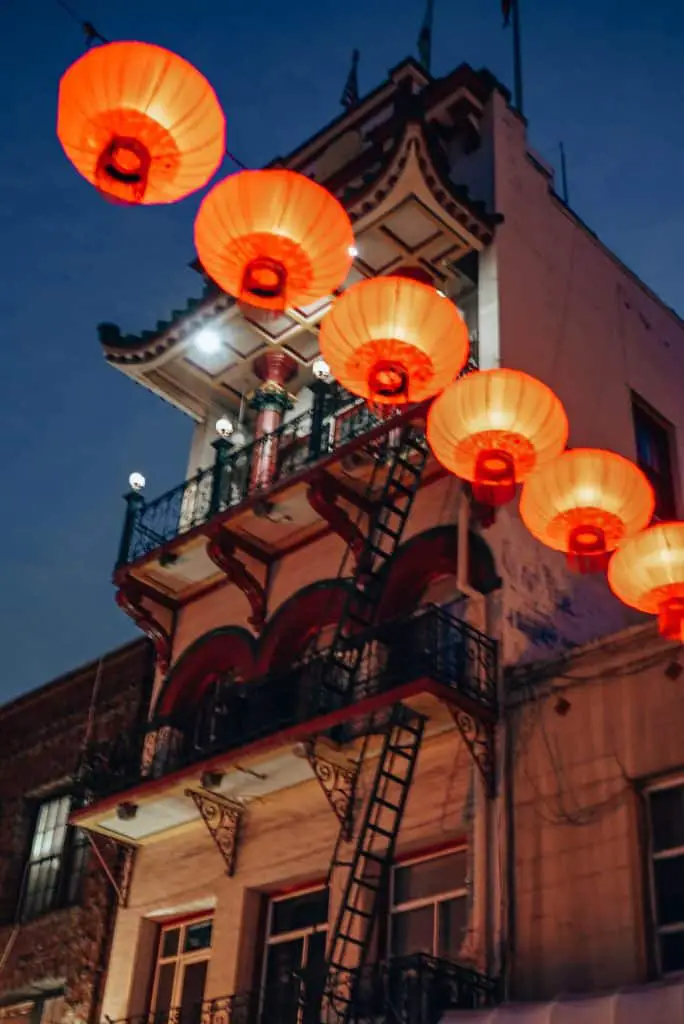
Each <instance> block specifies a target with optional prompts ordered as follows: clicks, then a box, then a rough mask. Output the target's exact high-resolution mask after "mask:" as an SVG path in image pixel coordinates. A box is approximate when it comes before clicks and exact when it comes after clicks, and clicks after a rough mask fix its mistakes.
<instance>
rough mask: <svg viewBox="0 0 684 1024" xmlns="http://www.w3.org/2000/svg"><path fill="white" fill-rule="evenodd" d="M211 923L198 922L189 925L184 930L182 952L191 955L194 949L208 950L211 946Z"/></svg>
mask: <svg viewBox="0 0 684 1024" xmlns="http://www.w3.org/2000/svg"><path fill="white" fill-rule="evenodd" d="M213 923H214V922H213V921H211V920H209V921H198V922H197V923H196V924H189V925H188V926H187V928H186V929H185V942H184V943H183V952H184V953H191V952H192V951H193V950H195V949H208V948H209V946H211V930H212V926H213Z"/></svg>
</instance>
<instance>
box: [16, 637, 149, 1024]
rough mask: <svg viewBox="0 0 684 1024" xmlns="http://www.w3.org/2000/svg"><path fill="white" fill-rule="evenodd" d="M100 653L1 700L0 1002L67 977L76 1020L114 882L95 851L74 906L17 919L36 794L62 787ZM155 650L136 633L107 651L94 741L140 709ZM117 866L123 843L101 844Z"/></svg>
mask: <svg viewBox="0 0 684 1024" xmlns="http://www.w3.org/2000/svg"><path fill="white" fill-rule="evenodd" d="M98 665H99V663H98V662H93V663H92V664H90V665H87V666H85V667H84V668H82V669H79V670H77V671H75V672H73V673H70V674H68V675H66V676H63V677H61V678H59V679H57V680H55V681H53V682H51V683H48V684H47V685H46V686H44V687H41V688H40V689H39V690H36V691H33V692H32V693H29V694H27V695H25V696H23V697H20V698H19V699H18V700H15V701H13V702H12V703H11V704H7V705H5V706H4V707H2V708H0V737H2V742H1V743H0V815H1V819H0V965H1V966H0V1004H2V1003H8V1002H10V1001H14V1000H15V999H17V998H18V997H20V996H21V995H22V994H33V993H35V986H37V985H40V986H50V987H61V985H62V984H63V986H64V990H65V996H66V1003H67V1007H68V1016H69V1018H70V1019H72V1020H78V1021H90V1020H92V1019H94V1014H95V1012H96V1011H97V1002H98V1000H99V998H100V989H101V983H100V974H101V972H102V971H103V968H104V965H105V964H106V956H107V952H108V940H109V937H110V933H111V929H112V927H113V914H114V912H115V906H114V899H113V890H112V887H111V885H110V884H109V882H107V880H106V879H105V876H104V873H103V871H102V869H101V867H100V866H99V864H98V862H97V860H96V859H95V858H94V857H93V855H92V853H91V854H89V856H88V862H87V865H86V870H85V878H84V883H83V890H82V896H81V900H80V902H79V904H78V905H76V906H72V907H70V908H66V909H60V910H55V911H52V912H50V913H48V914H45V915H43V916H41V917H38V918H37V919H35V920H32V921H29V922H26V923H24V924H21V925H19V926H17V925H15V923H14V922H15V916H16V911H17V901H18V895H19V890H20V888H21V884H22V877H23V874H24V866H25V862H26V857H27V854H28V848H29V844H30V841H31V831H32V827H33V814H34V809H35V804H36V801H38V800H40V799H41V798H45V797H48V796H50V795H51V794H52V793H54V792H56V791H59V790H60V789H63V788H64V787H68V785H69V781H70V778H71V777H72V776H73V773H74V772H75V770H76V768H77V765H78V758H79V754H80V750H81V747H82V744H83V741H84V738H85V736H86V730H87V727H88V719H89V712H90V708H91V702H92V698H93V692H94V688H95V686H96V680H97V679H98ZM150 675H151V651H150V647H149V644H148V642H147V641H146V640H138V641H135V642H134V643H132V644H128V645H127V646H126V647H123V648H121V649H119V650H117V651H114V652H112V653H110V654H108V655H106V656H105V657H104V658H103V661H102V668H101V671H100V673H99V682H98V684H97V691H96V695H95V701H94V704H93V712H94V713H93V716H92V732H91V738H92V739H93V740H100V739H102V740H106V739H112V738H113V737H114V736H115V735H116V734H117V733H120V732H125V731H126V730H127V729H129V728H130V727H131V726H132V725H133V724H134V722H135V721H136V720H137V718H138V717H139V716H140V714H141V713H142V714H144V712H145V706H146V703H147V699H148V691H149V687H150V684H151V681H150ZM103 852H104V855H105V856H106V858H107V860H108V862H109V864H110V866H111V867H112V868H113V869H115V870H116V869H117V868H118V863H119V859H120V857H119V851H118V850H117V849H116V848H115V847H111V848H109V849H107V848H106V847H103Z"/></svg>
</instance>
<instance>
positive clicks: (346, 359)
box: [319, 276, 469, 406]
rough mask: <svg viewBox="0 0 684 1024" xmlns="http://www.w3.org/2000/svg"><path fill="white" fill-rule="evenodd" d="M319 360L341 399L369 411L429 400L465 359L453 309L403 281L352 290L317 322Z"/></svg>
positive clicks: (379, 281) (378, 281) (463, 333)
mask: <svg viewBox="0 0 684 1024" xmlns="http://www.w3.org/2000/svg"><path fill="white" fill-rule="evenodd" d="M319 344H320V349H321V354H322V356H323V358H324V359H325V360H326V362H327V363H328V365H329V366H330V372H331V373H332V375H333V377H334V378H335V379H336V380H337V381H339V383H340V384H342V385H343V386H344V387H345V388H347V390H348V391H351V392H352V393H353V394H355V395H360V396H361V397H362V398H365V399H366V400H367V401H369V402H371V403H373V404H376V405H390V406H392V405H394V406H396V405H404V404H406V403H410V402H421V401H422V400H423V399H426V398H431V397H432V396H433V395H436V394H437V393H438V392H439V391H441V390H442V389H443V388H444V387H446V385H447V384H450V383H451V382H452V381H453V380H454V378H455V377H457V376H458V374H459V373H460V372H461V370H462V369H463V367H464V366H465V364H466V361H467V359H468V351H469V342H468V329H467V327H466V325H465V322H464V320H463V318H462V317H461V315H460V313H459V312H458V310H457V309H456V307H455V306H454V304H453V303H452V302H451V301H450V300H449V299H448V298H446V296H443V295H440V293H439V292H438V291H437V290H436V289H435V288H434V287H433V286H432V285H431V284H425V283H423V282H422V281H419V280H415V279H413V278H412V277H407V276H390V277H376V278H373V279H372V280H368V281H361V282H359V283H358V284H355V285H352V286H351V288H348V289H347V290H346V291H345V292H344V294H343V295H341V296H340V298H339V299H337V301H336V302H335V304H334V306H333V307H332V309H331V310H330V312H329V313H327V315H326V316H325V317H324V319H323V322H322V324H321V332H320V336H319Z"/></svg>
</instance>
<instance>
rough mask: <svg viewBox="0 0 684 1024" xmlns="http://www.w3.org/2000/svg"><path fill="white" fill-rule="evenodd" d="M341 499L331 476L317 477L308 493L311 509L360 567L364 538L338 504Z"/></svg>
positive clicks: (307, 498) (307, 497)
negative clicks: (339, 540)
mask: <svg viewBox="0 0 684 1024" xmlns="http://www.w3.org/2000/svg"><path fill="white" fill-rule="evenodd" d="M339 497H340V495H339V491H338V489H337V487H336V486H335V481H334V480H333V479H332V478H331V477H329V476H319V477H317V478H316V479H315V480H314V481H313V482H312V483H311V485H310V486H309V488H308V490H307V492H306V500H307V501H308V502H309V505H310V506H311V508H312V509H313V510H314V512H316V513H317V514H318V515H319V516H320V517H321V518H322V519H324V520H325V521H326V523H327V524H328V526H330V527H331V529H333V530H334V531H335V533H336V534H337V535H338V536H339V537H341V538H342V540H343V541H344V542H345V544H347V545H348V546H349V547H350V548H351V551H352V554H353V555H354V558H355V560H356V564H357V566H358V564H359V561H360V559H361V556H362V554H363V549H364V545H365V540H364V536H363V534H362V532H361V530H360V529H359V528H358V526H357V525H356V524H355V523H353V522H352V520H351V519H350V518H349V516H348V515H347V513H346V512H345V511H344V509H343V508H341V507H340V506H339V505H338V504H337V502H338V500H339Z"/></svg>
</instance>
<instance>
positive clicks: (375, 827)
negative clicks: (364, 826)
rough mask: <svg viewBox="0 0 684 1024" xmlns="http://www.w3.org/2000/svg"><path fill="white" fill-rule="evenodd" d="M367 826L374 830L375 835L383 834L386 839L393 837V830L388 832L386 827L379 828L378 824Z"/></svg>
mask: <svg viewBox="0 0 684 1024" xmlns="http://www.w3.org/2000/svg"><path fill="white" fill-rule="evenodd" d="M368 828H369V829H371V831H372V832H375V833H376V835H379V836H385V837H386V838H387V839H393V838H394V832H388V831H387V829H386V828H380V826H379V825H369V826H368Z"/></svg>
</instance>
